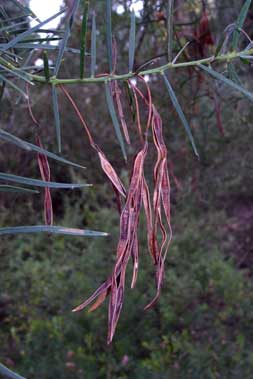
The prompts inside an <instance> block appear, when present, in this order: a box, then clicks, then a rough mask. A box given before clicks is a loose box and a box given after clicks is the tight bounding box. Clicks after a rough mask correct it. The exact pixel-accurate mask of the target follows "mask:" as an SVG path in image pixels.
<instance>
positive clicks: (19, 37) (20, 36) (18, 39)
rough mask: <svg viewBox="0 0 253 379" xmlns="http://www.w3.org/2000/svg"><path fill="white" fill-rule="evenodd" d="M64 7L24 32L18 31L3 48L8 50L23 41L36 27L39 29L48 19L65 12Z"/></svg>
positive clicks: (50, 19) (35, 30)
mask: <svg viewBox="0 0 253 379" xmlns="http://www.w3.org/2000/svg"><path fill="white" fill-rule="evenodd" d="M65 10H66V9H62V10H61V11H59V12H58V13H56V14H54V15H53V16H51V17H49V18H48V19H46V20H45V21H42V22H40V23H38V25H36V26H34V27H33V28H30V29H28V30H26V31H25V32H23V33H20V34H18V35H17V36H16V37H15V38H13V39H12V40H11V41H10V42H8V43H6V44H5V46H4V48H3V50H4V51H5V50H9V49H11V48H13V47H15V46H16V45H17V43H18V42H21V41H23V40H24V39H25V38H26V37H27V36H29V35H31V34H32V33H34V32H37V30H38V29H41V27H42V26H43V25H46V24H48V23H49V22H50V21H52V20H54V19H55V18H57V17H58V16H60V15H61V14H62V13H64V12H65Z"/></svg>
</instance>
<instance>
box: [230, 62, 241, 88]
mask: <svg viewBox="0 0 253 379" xmlns="http://www.w3.org/2000/svg"><path fill="white" fill-rule="evenodd" d="M228 74H229V78H230V79H231V80H233V82H235V83H236V84H239V85H241V84H242V82H241V81H240V78H239V76H238V75H237V72H236V69H235V66H234V64H233V63H232V62H230V63H229V64H228Z"/></svg>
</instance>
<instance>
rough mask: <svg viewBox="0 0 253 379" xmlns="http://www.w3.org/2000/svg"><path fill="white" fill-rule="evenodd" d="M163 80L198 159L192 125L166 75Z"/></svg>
mask: <svg viewBox="0 0 253 379" xmlns="http://www.w3.org/2000/svg"><path fill="white" fill-rule="evenodd" d="M163 79H164V83H165V86H166V88H167V90H168V93H169V96H170V99H171V102H172V104H173V106H174V108H175V109H176V111H177V114H178V116H179V118H180V120H181V122H182V124H183V126H184V128H185V131H186V134H187V135H188V138H189V140H190V142H191V145H192V148H193V151H194V153H195V155H196V156H197V157H199V153H198V151H197V147H196V145H195V142H194V138H193V135H192V132H191V128H190V125H189V124H188V121H187V120H186V117H185V115H184V113H183V110H182V108H181V106H180V104H179V102H178V100H177V97H176V94H175V92H174V90H173V88H172V86H171V84H170V82H169V80H168V79H167V77H166V76H165V74H163Z"/></svg>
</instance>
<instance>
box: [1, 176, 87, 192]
mask: <svg viewBox="0 0 253 379" xmlns="http://www.w3.org/2000/svg"><path fill="white" fill-rule="evenodd" d="M0 180H4V181H8V182H14V183H19V184H25V185H27V186H33V187H44V188H45V187H47V188H57V189H76V188H83V187H90V186H91V184H73V183H57V182H47V181H44V180H38V179H31V178H27V177H24V176H17V175H13V174H6V173H4V172H0Z"/></svg>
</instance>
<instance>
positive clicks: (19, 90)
mask: <svg viewBox="0 0 253 379" xmlns="http://www.w3.org/2000/svg"><path fill="white" fill-rule="evenodd" d="M0 79H1V80H2V81H3V82H6V83H7V84H9V86H10V87H12V88H13V89H15V90H16V91H18V92H19V93H20V94H21V95H22V96H24V98H25V99H27V95H26V93H25V92H24V91H23V90H22V89H21V88H19V87H18V86H17V85H16V84H15V83H13V82H12V81H11V80H9V79H7V78H6V77H5V76H4V75H2V74H0Z"/></svg>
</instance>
